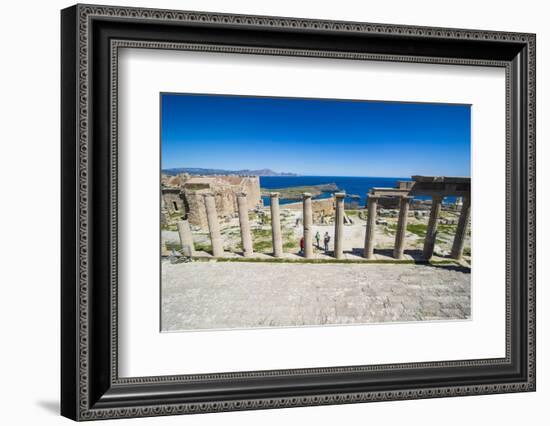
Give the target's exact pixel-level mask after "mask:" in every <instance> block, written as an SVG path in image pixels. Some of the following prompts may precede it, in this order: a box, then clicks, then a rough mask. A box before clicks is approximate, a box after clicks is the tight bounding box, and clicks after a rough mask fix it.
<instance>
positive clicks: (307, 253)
mask: <svg viewBox="0 0 550 426" xmlns="http://www.w3.org/2000/svg"><path fill="white" fill-rule="evenodd" d="M303 203H304V220H303V224H304V235H303V237H304V257H305V258H306V259H310V258H312V257H313V212H312V208H311V194H310V193H309V192H304V194H303Z"/></svg>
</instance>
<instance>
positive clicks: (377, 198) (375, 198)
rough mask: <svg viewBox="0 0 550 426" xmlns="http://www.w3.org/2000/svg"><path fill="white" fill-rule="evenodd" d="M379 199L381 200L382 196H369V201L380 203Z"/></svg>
mask: <svg viewBox="0 0 550 426" xmlns="http://www.w3.org/2000/svg"><path fill="white" fill-rule="evenodd" d="M379 199H380V195H371V194H367V200H373V201H378V200H379Z"/></svg>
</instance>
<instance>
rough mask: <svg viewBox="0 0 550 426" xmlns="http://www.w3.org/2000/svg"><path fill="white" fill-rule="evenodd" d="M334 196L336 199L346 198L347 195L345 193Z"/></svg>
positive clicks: (336, 193)
mask: <svg viewBox="0 0 550 426" xmlns="http://www.w3.org/2000/svg"><path fill="white" fill-rule="evenodd" d="M334 196H335V197H336V198H345V197H346V193H345V192H335V193H334Z"/></svg>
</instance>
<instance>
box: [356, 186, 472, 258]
mask: <svg viewBox="0 0 550 426" xmlns="http://www.w3.org/2000/svg"><path fill="white" fill-rule="evenodd" d="M410 201H411V197H408V196H403V197H401V198H400V200H399V217H398V219H397V231H396V233H395V244H394V249H393V257H394V258H396V259H402V258H403V254H404V251H405V233H406V230H407V218H408V214H409V205H410ZM442 202H443V197H442V196H434V197H433V198H432V207H431V210H430V218H429V219H428V228H427V230H426V238H425V240H424V248H423V256H424V258H425V259H430V258H431V257H432V256H433V252H434V247H435V239H436V235H437V220H438V218H439V214H440V212H441V204H442ZM377 205H378V197H374V196H369V198H368V217H367V230H366V234H365V250H364V257H365V258H367V259H372V258H373V257H374V234H375V231H374V230H375V226H376V208H377ZM469 219H470V197H465V198H464V202H463V204H462V210H461V211H460V218H459V219H458V225H457V229H456V233H455V237H454V240H453V247H452V250H451V257H452V258H453V259H460V258H461V257H462V252H463V251H464V243H465V240H466V233H467V228H468V221H469Z"/></svg>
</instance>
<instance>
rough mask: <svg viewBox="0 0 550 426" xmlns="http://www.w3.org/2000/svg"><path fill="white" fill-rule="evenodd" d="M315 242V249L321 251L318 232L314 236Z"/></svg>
mask: <svg viewBox="0 0 550 426" xmlns="http://www.w3.org/2000/svg"><path fill="white" fill-rule="evenodd" d="M315 241H316V242H317V248H318V249H319V250H320V249H321V234H319V231H317V233H316V234H315Z"/></svg>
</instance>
